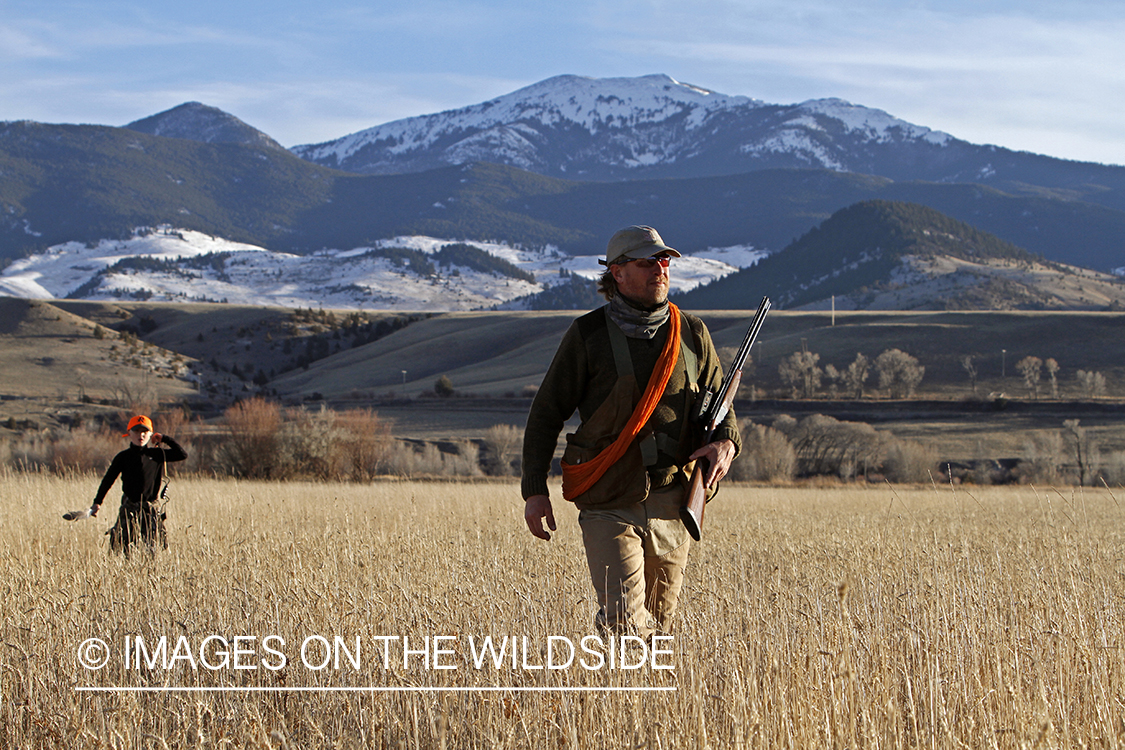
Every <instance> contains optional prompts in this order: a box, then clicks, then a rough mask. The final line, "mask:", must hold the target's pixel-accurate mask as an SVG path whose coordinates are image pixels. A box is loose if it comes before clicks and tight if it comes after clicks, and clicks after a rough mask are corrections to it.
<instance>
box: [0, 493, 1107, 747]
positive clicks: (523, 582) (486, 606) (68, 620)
mask: <svg viewBox="0 0 1125 750" xmlns="http://www.w3.org/2000/svg"><path fill="white" fill-rule="evenodd" d="M96 481H97V477H94V476H90V477H88V478H86V479H61V478H57V477H51V476H48V475H30V474H6V475H2V476H0V488H2V495H0V498H2V499H0V520H2V529H0V549H3V550H4V552H3V553H0V554H2V557H0V559H2V562H0V594H2V598H3V609H2V614H0V747H5V748H46V747H75V748H103V747H105V748H111V747H112V748H164V747H171V748H177V747H208V748H210V747H215V748H220V747H257V748H265V747H282V746H284V747H301V748H327V747H344V748H352V747H356V748H363V747H373V748H383V747H390V748H399V747H402V748H430V747H449V748H522V747H567V748H577V747H581V748H642V747H643V748H683V747H698V748H702V747H712V748H725V747H763V748H775V747H839V748H858V747H872V748H916V747H933V748H959V747H970V748H977V747H980V748H991V747H995V748H1007V747H1012V748H1017V747H1120V746H1122V745H1125V719H1123V717H1125V651H1123V646H1125V643H1123V638H1125V523H1123V522H1125V512H1123V510H1122V508H1121V507H1120V505H1119V502H1120V501H1122V500H1125V497H1123V495H1125V493H1122V492H1116V498H1115V497H1114V494H1111V492H1110V491H1109V490H1107V489H1106V488H1103V489H1102V490H1100V491H1095V490H1090V489H1086V490H1080V489H1077V488H1073V489H1072V488H1067V489H1066V490H1065V491H1063V492H1057V491H1054V490H1051V489H1038V490H1036V489H1032V488H1030V487H1019V488H989V489H982V490H980V491H979V492H978V491H977V490H973V491H972V494H970V493H969V492H968V491H965V490H962V489H961V488H956V490H955V489H954V488H951V487H942V486H940V485H939V486H937V487H929V488H923V487H919V488H905V487H891V486H889V485H885V486H882V487H864V488H839V487H837V488H805V489H796V488H773V487H739V486H730V487H726V488H724V490H723V491H722V492H721V493H720V495H719V497H718V499H717V500H716V501H715V503H714V504H713V505H712V507H711V510H710V511H709V512H708V514H707V528H706V529H705V536H704V541H703V543H702V544H700V545H699V546H698V547H697V549H696V550H695V551H694V552H693V556H692V561H691V565H690V569H689V573H688V582H687V584H686V589H687V590H686V593H685V597H684V601H683V604H682V608H681V617H680V620H679V622H678V625H677V629H676V632H675V641H674V646H673V654H672V655H671V656H670V657H668V658H667V659H666V661H668V662H670V663H671V664H673V665H674V666H675V670H674V672H669V671H664V670H653V669H650V668H643V669H638V670H634V671H623V670H615V671H610V670H607V669H602V670H593V671H588V670H584V669H581V668H579V667H577V666H572V667H571V668H568V669H564V670H545V669H541V670H534V669H523V668H522V665H521V666H520V667H518V668H511V666H510V665H507V666H505V667H502V668H500V669H496V668H493V667H487V668H484V669H479V670H478V669H475V668H473V666H472V665H471V664H470V663H468V662H469V661H470V659H469V654H468V653H467V651H468V649H467V648H466V646H465V644H466V643H467V642H468V637H469V636H474V637H475V638H476V639H477V641H479V640H480V639H481V638H483V637H484V636H487V635H492V636H494V637H502V636H506V635H514V636H527V637H528V641H529V643H531V644H536V650H535V653H533V654H532V655H531V656H530V658H529V659H528V663H529V664H530V665H535V664H536V663H539V664H542V663H543V662H542V661H541V660H542V658H543V655H542V654H541V653H539V649H540V648H541V647H542V646H543V645H544V644H545V642H546V641H547V639H548V637H549V636H564V637H568V638H570V639H572V640H573V641H575V642H577V641H578V639H580V638H581V637H582V636H584V635H587V634H590V633H591V632H592V626H591V616H592V614H593V609H594V604H593V601H592V597H591V593H592V589H591V587H590V584H589V582H588V580H587V573H586V570H585V562H584V555H583V552H582V548H581V542H580V534H579V532H578V528H577V523H576V520H575V513H574V512H573V509H572V508H569V507H556V511H557V513H558V515H559V524H560V528H559V531H558V533H557V534H556V536H555V539H554V540H552V541H551V542H549V543H544V542H540V541H538V540H535V539H533V538H532V537H531V536H530V535H529V534H528V533H527V530H526V528H525V527H524V524H523V520H522V512H521V511H522V508H521V504H520V502H519V500H518V491H517V486H516V485H515V484H511V483H492V484H484V483H474V484H455V483H411V482H376V483H374V484H370V485H356V484H312V483H308V484H305V483H272V484H271V483H259V482H249V481H234V480H229V481H217V480H203V479H185V480H180V481H177V482H176V483H175V484H174V486H173V490H174V500H173V501H172V503H171V504H170V505H169V516H170V518H169V537H170V549H169V550H168V552H164V553H160V554H157V555H156V556H155V557H150V556H148V555H144V554H141V555H135V556H134V557H133V559H131V560H126V559H123V558H120V557H114V556H110V555H108V554H107V552H106V550H105V546H106V545H105V542H104V536H103V533H102V532H103V531H104V529H105V528H106V527H107V526H108V525H109V523H110V522H111V521H112V516H113V515H114V514H113V512H112V511H113V510H114V509H112V508H109V507H107V508H106V509H104V510H103V511H102V516H103V517H101V518H98V519H95V520H92V521H86V522H76V523H73V524H67V523H66V522H65V521H63V520H62V519H61V517H60V516H61V513H62V512H63V511H65V510H68V509H70V508H71V507H75V508H77V507H82V506H83V505H84V504H85V503H86V502H88V498H89V497H90V496H91V495H92V493H93V490H94V487H95V486H96ZM556 505H557V506H561V505H562V504H561V503H557V504H556ZM271 634H273V635H278V636H280V637H282V638H284V640H285V643H286V646H285V647H284V648H283V649H282V650H283V651H284V652H285V653H286V654H287V656H288V657H289V664H288V665H287V666H286V667H285V668H284V669H281V670H277V671H274V670H270V669H266V668H264V667H262V666H260V665H259V666H258V668H257V669H255V670H234V669H231V668H227V669H219V670H210V669H207V668H205V667H203V666H200V667H199V668H198V669H196V670H193V669H192V668H191V667H190V666H189V665H188V664H187V663H186V661H184V660H181V661H179V662H178V663H176V664H175V665H173V667H172V668H171V669H169V670H164V669H161V668H159V667H158V668H156V669H148V668H147V667H142V668H141V669H126V668H125V666H124V664H123V658H122V656H121V649H122V644H123V643H124V640H125V638H126V636H128V637H130V638H135V637H136V636H141V637H142V638H144V639H145V640H146V643H151V644H155V643H156V642H157V639H158V638H159V637H160V636H161V635H163V636H166V637H167V639H168V641H169V651H171V647H172V646H173V645H174V643H175V642H176V641H177V639H179V638H180V637H181V636H183V637H184V638H185V642H190V643H191V644H194V646H198V645H199V644H200V642H201V641H202V640H203V639H204V638H206V637H208V636H212V635H214V636H222V637H224V638H227V639H228V640H229V641H233V639H234V637H235V636H238V635H242V636H254V637H256V638H258V639H259V641H257V643H260V640H261V639H262V638H264V637H265V636H267V635H271ZM310 635H320V636H324V637H326V638H328V639H329V640H331V639H332V638H333V637H334V636H337V635H339V636H342V637H343V638H344V640H345V641H346V642H348V643H349V644H354V640H355V638H356V637H359V638H360V640H361V649H362V653H363V656H362V663H361V666H360V668H359V669H355V668H353V667H352V666H351V664H350V663H348V662H347V661H346V659H345V661H344V662H342V663H341V667H340V668H339V669H334V668H332V667H329V668H326V669H323V670H319V671H318V670H313V669H311V668H308V667H306V666H305V665H303V664H301V663H299V661H298V658H297V649H298V645H299V644H300V643H301V642H302V639H304V638H306V637H308V636H310ZM439 635H440V636H452V638H451V640H450V641H448V642H447V644H448V645H447V647H448V648H451V649H453V653H452V655H449V656H447V657H444V662H445V663H454V664H459V665H460V666H459V667H458V668H456V669H452V670H437V669H426V668H423V667H422V666H421V659H420V658H417V657H415V658H414V659H412V661H411V663H410V664H409V665H408V667H407V668H403V666H402V664H401V662H397V661H396V660H397V659H399V658H401V657H400V656H399V653H400V652H397V651H394V650H392V661H396V663H392V665H391V668H390V669H384V668H383V663H382V653H381V651H379V650H378V649H377V648H376V644H377V643H379V642H378V641H374V640H372V639H373V638H374V637H376V636H407V637H409V638H411V640H412V644H413V645H412V648H413V647H415V646H416V645H418V644H419V643H421V642H422V640H421V639H423V638H425V637H426V636H431V637H432V636H439ZM94 637H97V638H101V639H104V640H105V641H106V642H107V643H108V644H109V645H110V649H111V653H112V655H113V658H112V659H111V660H110V662H109V664H107V665H106V666H105V667H104V668H102V669H100V670H88V669H85V668H83V667H82V666H81V665H80V664H79V663H78V660H77V659H78V652H79V649H80V645H81V644H82V643H83V642H84V641H86V640H87V639H89V638H94ZM415 639H417V640H415ZM634 651H635V649H634ZM255 653H256V654H257V656H251V657H248V658H246V659H244V660H243V663H254V664H259V657H261V656H264V655H265V652H263V651H262V649H261V648H260V647H257V650H256V652H255ZM217 661H218V660H217V659H212V662H213V663H214V662H217ZM313 661H317V659H315V658H314V659H313ZM275 663H276V662H275ZM83 687H97V688H120V687H133V688H136V687H144V688H150V689H155V688H169V687H175V688H184V687H187V688H196V689H199V688H240V689H242V688H267V689H268V690H261V691H258V692H248V691H243V692H234V691H210V692H204V691H197V692H186V691H168V690H163V691H157V690H153V691H151V692H123V691H113V690H104V691H100V692H97V691H84V690H80V689H79V688H83ZM372 687H385V688H394V689H396V690H397V692H377V691H373V690H369V689H368V688H372ZM494 687H502V688H506V689H504V690H499V691H489V690H487V689H488V688H494ZM295 688H333V689H334V690H335V691H334V692H329V691H319V692H317V691H305V692H298V691H296V690H294V689H295ZM341 688H346V689H356V690H355V691H354V692H344V691H342V690H340V689H341ZM435 688H441V689H442V690H436V689H435ZM515 688H549V689H548V690H543V691H540V692H530V691H517V690H516V689H515ZM561 688H589V689H597V690H598V691H599V692H593V691H591V692H577V691H573V690H571V691H564V690H562V689H561ZM605 688H617V689H619V690H618V691H617V692H610V691H608V690H604V689H605ZM638 688H675V690H674V691H663V692H658V691H647V692H642V691H640V690H638ZM280 689H285V690H280Z"/></svg>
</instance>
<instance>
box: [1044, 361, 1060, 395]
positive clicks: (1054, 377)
mask: <svg viewBox="0 0 1125 750" xmlns="http://www.w3.org/2000/svg"><path fill="white" fill-rule="evenodd" d="M1043 364H1045V365H1046V366H1047V377H1049V378H1050V379H1051V398H1056V399H1057V398H1058V397H1059V378H1058V374H1059V363H1058V362H1056V361H1055V359H1054V358H1053V357H1047V359H1046V360H1044V362H1043Z"/></svg>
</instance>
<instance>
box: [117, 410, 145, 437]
mask: <svg viewBox="0 0 1125 750" xmlns="http://www.w3.org/2000/svg"><path fill="white" fill-rule="evenodd" d="M134 427H144V428H146V429H147V430H148V431H149V432H152V420H151V419H149V418H148V417H146V416H144V415H143V414H138V415H137V416H135V417H133V418H132V419H130V420H129V426H128V427H126V428H125V434H124V435H122V436H121V437H129V432H130V431H132V429H133V428H134Z"/></svg>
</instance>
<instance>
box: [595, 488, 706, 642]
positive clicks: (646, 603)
mask: <svg viewBox="0 0 1125 750" xmlns="http://www.w3.org/2000/svg"><path fill="white" fill-rule="evenodd" d="M683 496H684V489H683V487H681V486H679V485H678V484H675V485H672V486H671V487H665V488H662V489H659V490H656V491H654V492H652V493H651V494H650V495H649V497H648V499H647V500H645V501H644V502H642V503H636V504H634V505H631V506H629V507H627V508H620V509H614V510H583V511H582V512H581V513H579V514H578V523H579V525H580V526H581V527H582V541H583V543H584V544H585V546H586V561H587V563H588V564H589V566H590V578H591V580H592V581H593V584H594V590H595V591H596V592H597V594H598V605H599V610H598V613H597V615H596V617H595V618H594V622H595V624H596V625H598V626H599V627H601V628H608V629H613V630H628V631H632V632H636V633H637V634H638V635H640V636H641V637H642V638H648V637H649V636H651V635H652V634H653V633H654V632H656V631H658V630H659V631H664V632H668V631H669V630H670V629H671V625H672V618H673V616H674V615H675V614H676V605H677V603H678V602H679V599H680V588H681V587H682V586H683V582H684V567H685V566H686V565H687V558H688V552H689V551H690V550H691V537H690V536H689V535H688V533H687V529H686V528H684V525H683V522H682V521H681V520H680V505H681V503H682V502H683Z"/></svg>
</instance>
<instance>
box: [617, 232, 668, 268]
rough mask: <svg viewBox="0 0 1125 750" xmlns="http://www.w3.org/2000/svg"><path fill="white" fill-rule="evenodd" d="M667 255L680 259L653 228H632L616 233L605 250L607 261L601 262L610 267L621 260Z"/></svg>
mask: <svg viewBox="0 0 1125 750" xmlns="http://www.w3.org/2000/svg"><path fill="white" fill-rule="evenodd" d="M660 253H666V254H667V255H671V256H672V257H673V258H679V257H680V254H679V252H677V251H676V250H673V249H672V248H670V247H668V246H667V245H665V244H664V240H662V239H660V233H659V232H657V231H656V230H655V229H653V228H652V227H646V226H637V225H634V226H631V227H626V228H625V229H622V230H620V231H618V232H616V233H615V234H614V235H613V236H612V237H610V238H609V245H607V246H606V249H605V260H599V261H598V262H599V263H601V264H602V265H603V266H608V265H610V264H611V263H613V262H614V261H616V260H619V259H620V258H648V257H650V256H652V255H659V254H660Z"/></svg>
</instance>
